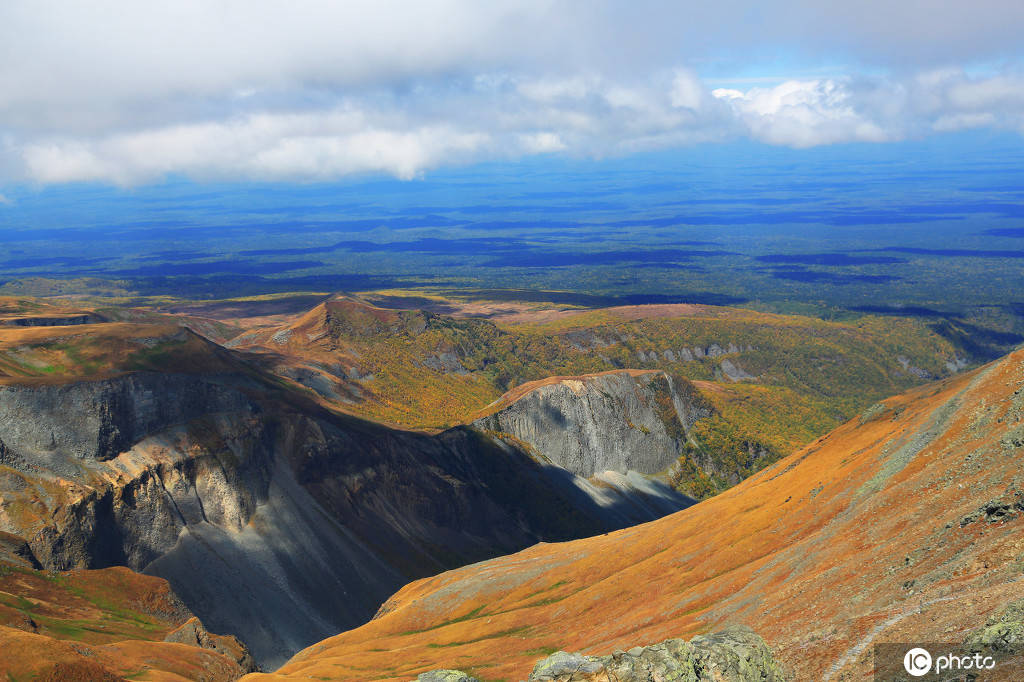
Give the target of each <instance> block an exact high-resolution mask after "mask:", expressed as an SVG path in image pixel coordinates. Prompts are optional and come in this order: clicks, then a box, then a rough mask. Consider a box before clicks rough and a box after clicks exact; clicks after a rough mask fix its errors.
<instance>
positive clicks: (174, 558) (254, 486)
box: [0, 373, 679, 668]
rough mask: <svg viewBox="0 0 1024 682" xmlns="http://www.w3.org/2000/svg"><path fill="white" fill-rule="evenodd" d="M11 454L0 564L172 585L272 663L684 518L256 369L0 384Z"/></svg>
mask: <svg viewBox="0 0 1024 682" xmlns="http://www.w3.org/2000/svg"><path fill="white" fill-rule="evenodd" d="M0 442H2V445H0V464H2V465H3V466H0V538H2V537H7V536H3V535H2V533H3V532H6V533H10V534H13V535H14V536H17V537H13V538H8V540H7V541H5V543H4V547H7V546H9V547H10V549H9V550H7V549H4V548H0V549H4V552H6V553H7V554H12V555H15V554H16V555H18V556H23V558H24V560H25V561H30V562H38V565H41V566H42V567H44V568H48V569H58V570H66V569H71V568H103V567H107V566H113V565H124V566H128V567H130V568H133V569H135V570H141V571H144V572H147V573H150V574H154V575H158V576H161V577H163V578H166V579H167V580H168V581H169V582H170V583H171V585H172V587H173V589H174V591H175V593H176V594H178V596H179V597H180V598H181V599H182V601H183V602H184V603H185V604H186V605H187V606H188V608H189V609H190V610H191V611H192V612H193V613H194V614H195V615H196V616H198V617H199V618H200V619H201V620H202V622H203V623H204V624H205V625H206V626H207V627H209V628H210V630H211V631H212V632H217V633H225V634H233V635H236V636H237V637H239V638H240V639H241V640H242V641H243V642H245V643H246V644H247V645H248V646H249V648H250V650H251V651H252V654H253V656H254V657H255V658H256V660H257V662H258V663H260V664H261V665H262V666H263V667H264V668H273V667H276V666H277V665H278V664H280V663H283V662H284V661H285V660H286V659H287V658H289V657H290V656H291V655H292V654H294V653H295V652H296V651H297V650H299V649H301V648H303V647H305V646H308V645H310V644H312V643H314V642H317V641H320V640H322V639H324V638H326V637H329V636H331V635H334V634H336V633H337V632H339V631H341V630H346V629H349V628H352V627H357V626H359V625H362V624H363V623H365V622H366V621H368V620H369V619H370V618H371V617H372V616H373V614H374V613H375V612H376V611H377V609H378V607H379V606H380V604H382V603H383V602H384V601H385V599H387V598H388V597H389V596H390V595H391V594H393V593H394V592H395V590H397V589H398V588H399V587H401V586H402V585H404V584H405V583H407V582H409V581H410V580H412V579H415V578H420V577H424V576H427V575H432V574H435V573H438V572H440V571H443V570H445V569H449V568H455V567H457V566H460V565H464V564H468V563H473V562H476V561H481V560H483V559H487V558H490V557H493V556H497V555H500V554H508V553H512V552H515V551H518V550H520V549H523V548H524V547H527V546H529V545H532V544H535V543H536V542H539V541H560V540H568V539H572V538H576V537H583V536H587V535H594V534H598V533H602V532H606V531H609V530H612V529H616V528H621V527H623V526H626V525H629V524H631V523H637V522H640V521H646V520H651V519H653V518H657V517H658V516H661V515H663V514H664V513H668V512H670V511H675V509H676V508H679V505H678V504H676V503H674V502H673V501H672V500H671V499H670V498H669V497H660V496H659V495H657V494H653V493H648V492H647V489H646V488H644V486H645V484H646V482H645V481H641V480H637V481H631V480H629V479H628V477H626V478H624V479H623V480H621V481H616V482H615V485H610V486H608V487H604V486H600V487H599V486H596V485H593V484H591V483H589V482H587V481H581V480H579V479H577V478H575V477H573V476H572V475H571V474H569V473H568V472H566V471H564V470H562V469H559V468H557V467H552V466H545V465H542V464H540V463H538V462H536V461H535V460H534V459H533V458H531V457H530V456H529V455H528V454H526V453H525V452H523V451H522V450H520V449H517V448H516V447H513V446H510V445H508V444H507V443H503V442H500V441H496V440H494V439H491V438H489V437H486V436H484V435H482V434H480V433H479V432H477V431H474V430H472V429H469V428H460V429H454V430H452V431H449V432H445V433H442V434H439V435H437V436H427V435H423V434H415V433H408V432H402V431H394V430H391V429H388V428H386V427H383V426H380V425H377V424H372V423H369V422H364V421H361V420H358V419H355V418H350V417H341V416H337V415H334V414H331V413H328V412H326V411H324V410H323V409H321V408H320V407H319V406H317V405H316V404H315V403H313V402H311V401H310V399H309V398H307V397H305V394H303V393H298V392H292V391H288V390H286V389H283V388H281V387H280V386H279V384H276V383H274V382H271V381H266V382H261V381H260V380H259V378H258V377H256V378H254V377H253V376H250V374H247V373H239V375H237V376H236V375H228V376H221V377H209V376H189V375H175V374H166V375H165V374H157V373H138V374H133V375H127V376H123V377H120V378H117V379H110V380H103V381H95V382H79V383H73V384H64V385H39V386H32V387H15V386H4V387H2V388H0ZM616 486H617V487H616ZM635 491H640V492H642V493H643V495H634V493H635ZM634 496H636V497H637V498H638V499H640V498H642V500H643V504H637V500H634V499H632V498H633V497H634ZM673 504H676V506H675V508H673ZM19 538H23V539H24V540H26V541H27V545H28V547H27V548H26V547H25V546H24V545H21V544H18V539H19Z"/></svg>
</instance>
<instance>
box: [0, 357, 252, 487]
mask: <svg viewBox="0 0 1024 682" xmlns="http://www.w3.org/2000/svg"><path fill="white" fill-rule="evenodd" d="M245 404H246V401H245V399H244V397H243V396H242V395H241V394H240V393H239V392H238V391H237V390H227V389H226V388H225V386H224V384H223V382H219V381H218V380H217V378H216V377H206V378H203V379H199V378H197V377H195V376H186V375H177V374H155V373H139V374H130V375H127V376H121V377H117V378H113V379H107V380H104V381H81V382H77V383H70V384H57V385H41V386H40V385H34V386H23V385H16V384H15V385H6V386H0V440H2V441H3V443H4V447H5V448H6V449H8V450H10V451H12V452H14V453H16V454H17V455H18V456H20V457H21V458H23V459H25V460H26V461H29V462H32V463H36V464H39V465H40V466H46V467H51V466H52V465H54V464H55V463H56V462H55V459H54V456H55V454H56V453H59V456H60V457H62V458H63V457H66V456H68V455H70V456H71V457H74V458H78V459H96V460H105V459H110V458H112V457H116V456H117V455H118V453H120V452H123V451H124V450H127V449H128V448H129V447H130V446H131V444H132V443H134V442H136V441H137V440H139V439H140V438H142V437H143V436H145V435H147V434H150V433H153V432H155V431H159V430H162V429H165V428H167V427H168V426H170V425H172V424H177V423H183V422H187V421H190V420H192V419H196V418H198V417H201V416H203V415H207V414H211V413H216V412H235V411H238V410H240V409H242V408H243V406H244V405H245Z"/></svg>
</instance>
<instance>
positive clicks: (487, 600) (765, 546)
mask: <svg viewBox="0 0 1024 682" xmlns="http://www.w3.org/2000/svg"><path fill="white" fill-rule="evenodd" d="M1022 454H1024V351H1017V352H1015V353H1013V354H1011V355H1010V356H1008V357H1006V358H1004V359H1002V360H1000V361H997V362H994V363H992V364H990V365H987V366H985V367H983V368H981V369H979V370H975V371H973V372H970V373H968V374H965V375H963V376H959V377H956V378H952V379H947V380H943V381H941V382H938V383H934V384H929V385H927V386H923V387H920V388H916V389H914V390H912V391H909V392H907V393H905V394H903V395H900V396H898V397H895V398H890V399H887V400H885V401H883V402H880V403H878V404H876V405H874V406H872V407H871V408H870V409H868V410H866V411H865V412H864V413H863V414H861V415H860V416H859V417H857V418H855V419H853V420H851V421H849V422H848V423H846V424H844V425H842V426H841V427H839V428H838V429H835V430H834V431H832V432H830V433H828V434H827V435H825V436H823V437H821V438H819V439H817V440H815V441H814V442H813V443H811V444H810V445H808V446H807V447H805V448H803V449H801V450H800V451H798V452H796V453H794V454H792V455H790V456H789V457H787V458H785V459H783V460H782V461H779V462H777V463H776V464H774V465H773V466H771V467H769V468H768V469H765V470H763V471H761V472H759V473H757V474H755V475H754V476H752V477H750V478H748V479H747V480H745V481H743V482H742V483H740V484H739V485H737V486H735V487H733V488H732V489H730V490H728V491H726V492H724V493H722V494H720V495H718V496H716V497H714V498H712V499H710V500H706V501H704V502H701V503H700V504H697V505H695V506H693V507H690V508H689V509H686V510H683V511H681V512H678V513H676V514H674V515H671V516H668V517H665V518H663V519H660V520H658V521H654V522H652V523H648V524H644V525H641V526H637V527H633V528H629V529H626V530H622V531H618V532H615V533H609V534H607V535H601V536H597V537H593V538H588V539H584V540H578V541H574V542H569V543H561V544H539V545H536V546H534V547H531V548H530V549H527V550H524V551H522V552H519V553H517V554H514V555H511V556H508V557H503V558H500V559H495V560H491V561H488V562H484V563H482V564H477V565H474V566H467V567H464V568H461V569H458V570H455V571H449V572H447V573H443V574H441V575H438V576H436V577H433V578H428V579H425V580H421V581H417V582H415V583H412V584H410V585H408V586H406V587H405V588H403V589H402V590H401V591H399V592H398V593H397V594H396V595H395V596H394V597H392V598H391V599H390V600H388V602H387V603H386V604H385V606H384V607H383V608H382V609H381V611H380V613H379V614H378V616H377V617H376V618H375V619H374V620H373V621H371V622H370V623H368V624H367V625H365V626H363V627H361V628H358V629H356V630H352V631H349V632H344V633H341V634H339V635H337V636H335V637H332V638H330V639H327V640H325V641H323V642H321V643H320V644H317V645H315V646H313V647H310V648H308V649H306V650H305V651H303V652H301V653H300V654H298V655H297V656H295V657H294V658H293V659H292V660H291V661H290V662H289V663H288V664H287V665H285V666H284V667H282V668H281V669H280V670H279V671H277V673H276V674H275V675H272V676H258V677H252V678H246V679H247V680H251V682H262V681H263V680H271V679H275V680H298V679H314V678H327V679H339V680H344V679H350V680H356V679H364V677H365V675H364V672H363V671H367V670H373V671H376V672H377V673H379V674H380V675H381V676H382V677H387V679H396V680H397V679H409V678H410V677H412V676H414V675H415V674H416V673H418V672H422V671H425V670H430V669H436V668H460V669H463V670H467V671H471V672H472V673H473V674H475V675H476V676H477V677H479V678H481V679H483V680H499V679H506V680H509V679H524V678H525V677H526V675H527V673H529V671H530V668H531V667H532V665H533V663H534V661H535V660H536V658H537V656H538V652H550V651H553V650H555V649H563V650H567V651H582V652H584V653H594V654H606V653H608V652H610V651H613V650H615V649H628V648H630V647H633V646H635V645H637V644H650V643H655V642H660V641H663V640H665V639H668V638H671V637H683V638H689V637H691V636H693V635H696V634H700V633H707V632H714V631H718V630H721V629H722V628H723V627H724V626H727V625H746V626H749V627H751V628H753V629H754V630H755V631H756V632H757V633H758V634H760V635H761V636H763V637H764V639H765V640H766V641H767V643H768V644H769V645H770V646H771V648H772V650H773V651H774V652H775V655H776V658H777V660H778V661H779V662H780V664H781V665H782V666H783V667H784V668H785V669H786V670H787V672H788V674H789V675H790V676H791V677H792V678H793V679H801V680H803V679H815V680H840V679H865V678H867V677H868V676H869V675H870V673H871V669H872V645H873V644H875V643H882V642H936V641H938V642H951V643H954V644H956V643H962V642H971V643H972V644H969V646H975V647H981V649H982V650H985V651H996V650H997V647H998V646H1000V645H999V636H998V635H997V633H998V632H1002V633H1003V634H1004V635H1006V636H1008V637H1011V638H1013V637H1019V636H1020V633H1024V622H1021V621H1022V619H1021V618H1020V612H1021V606H1020V604H1022V603H1024V601H1021V600H1024V581H1022V580H1021V568H1022V565H1024V564H1022V562H1024V541H1022V539H1021V528H1020V524H1021V523H1022V522H1024V479H1022V474H1021V469H1020V457H1021V456H1022ZM865 557H870V560H869V561H866V560H865ZM398 652H400V653H399V655H396V653H398ZM901 660H902V659H901ZM1020 662H1021V661H1020V659H1016V664H1018V665H1019V664H1020ZM890 672H891V673H894V672H895V670H893V671H890ZM1004 672H1005V671H1004ZM1000 679H1012V678H1011V677H1003V678H1000Z"/></svg>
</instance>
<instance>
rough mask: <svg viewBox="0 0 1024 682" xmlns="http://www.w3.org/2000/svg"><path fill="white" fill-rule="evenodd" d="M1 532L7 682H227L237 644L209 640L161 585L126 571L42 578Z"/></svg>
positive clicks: (245, 661)
mask: <svg viewBox="0 0 1024 682" xmlns="http://www.w3.org/2000/svg"><path fill="white" fill-rule="evenodd" d="M19 544H22V543H21V541H20V540H19V539H18V538H16V537H14V536H12V535H8V534H6V533H2V532H0V675H2V676H3V677H4V679H7V680H29V679H34V680H44V681H54V682H55V681H57V680H63V681H66V682H73V681H75V680H81V681H85V680H90V681H92V680H102V681H108V680H109V681H111V682H114V681H116V680H122V679H124V678H125V677H131V678H132V679H147V680H166V681H168V682H170V681H172V680H197V679H204V680H209V681H210V682H214V681H217V680H224V681H225V682H226V681H228V680H233V679H235V678H237V677H238V676H239V675H241V674H243V673H244V672H246V671H247V670H252V669H253V668H252V660H251V659H250V658H249V657H248V652H247V651H246V650H245V647H243V646H242V645H241V644H240V643H239V642H238V640H236V639H235V638H234V637H222V636H219V635H211V634H209V633H207V632H206V630H205V628H203V626H202V624H201V623H199V621H198V620H197V619H196V618H195V617H194V616H192V614H191V613H189V611H188V609H187V608H185V606H184V605H183V604H182V603H181V602H180V601H179V600H178V598H177V597H176V596H175V595H174V593H173V592H171V588H170V586H169V585H168V584H167V581H165V580H163V579H162V578H156V577H152V576H148V575H141V574H138V573H134V572H133V571H131V570H129V569H127V568H106V569H102V570H94V571H84V570H83V571H70V572H66V573H56V572H45V571H40V570H35V569H33V568H32V567H31V566H30V565H28V563H27V562H26V561H23V560H21V559H20V557H18V556H17V554H16V553H14V552H12V551H11V550H12V549H16V548H17V546H18V545H19Z"/></svg>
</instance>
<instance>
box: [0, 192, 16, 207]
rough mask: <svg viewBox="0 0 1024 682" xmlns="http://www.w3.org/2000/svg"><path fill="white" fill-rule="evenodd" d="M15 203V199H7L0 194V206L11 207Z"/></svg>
mask: <svg viewBox="0 0 1024 682" xmlns="http://www.w3.org/2000/svg"><path fill="white" fill-rule="evenodd" d="M13 203H14V200H13V199H10V198H8V197H5V196H4V195H3V194H0V206H10V205H12V204H13Z"/></svg>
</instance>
